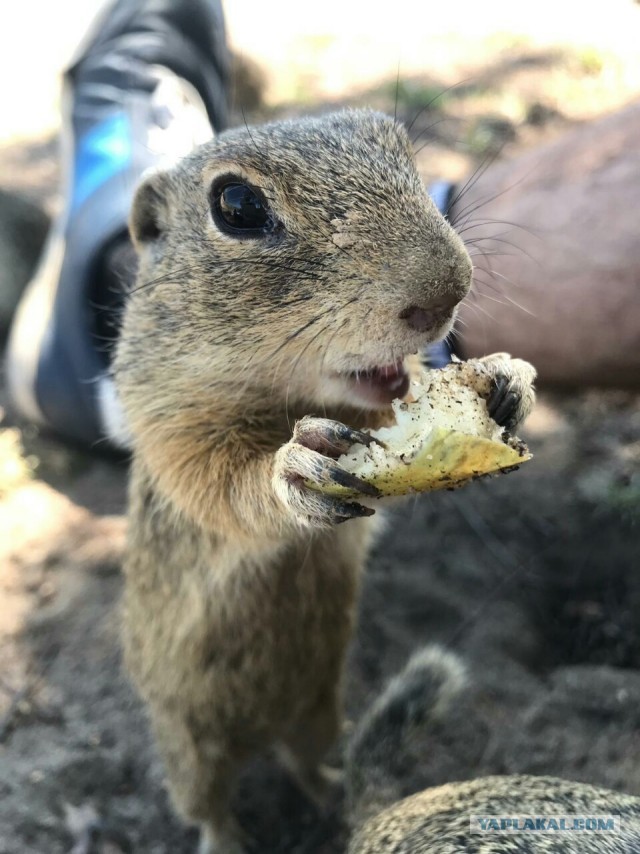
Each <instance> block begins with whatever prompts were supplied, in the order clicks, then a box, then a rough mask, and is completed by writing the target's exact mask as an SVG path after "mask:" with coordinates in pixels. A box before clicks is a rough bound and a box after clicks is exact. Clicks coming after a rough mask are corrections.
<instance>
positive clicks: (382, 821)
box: [346, 647, 640, 854]
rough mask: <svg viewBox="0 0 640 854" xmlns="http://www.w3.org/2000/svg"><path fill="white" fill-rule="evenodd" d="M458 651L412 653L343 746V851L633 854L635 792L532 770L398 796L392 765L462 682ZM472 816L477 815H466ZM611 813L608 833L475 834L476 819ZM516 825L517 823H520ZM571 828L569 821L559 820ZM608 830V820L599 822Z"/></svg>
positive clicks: (637, 836)
mask: <svg viewBox="0 0 640 854" xmlns="http://www.w3.org/2000/svg"><path fill="white" fill-rule="evenodd" d="M466 681H467V680H466V675H465V672H464V668H463V666H462V664H461V662H460V660H459V659H458V657H457V656H455V655H453V654H452V653H450V652H446V651H444V650H442V649H439V648H437V647H429V648H426V649H424V650H420V651H419V652H417V653H415V654H414V655H413V656H412V658H411V659H410V661H409V663H408V664H407V666H406V668H405V669H404V670H403V672H402V673H401V674H400V675H399V676H397V677H395V678H394V679H393V680H392V681H391V682H390V683H389V685H388V686H387V688H386V690H385V691H384V692H383V693H382V694H381V695H380V697H379V698H378V700H377V701H376V702H375V703H374V704H373V706H372V707H371V708H370V709H369V710H368V712H367V713H366V714H365V715H364V716H363V718H362V720H361V721H360V722H359V724H358V726H357V727H356V729H355V731H354V733H353V735H352V738H351V740H350V743H349V747H348V750H347V756H346V786H347V800H348V806H349V814H350V819H351V822H352V825H353V836H352V839H351V844H350V846H349V854H427V852H428V854H458V852H460V854H462V852H482V854H636V852H638V851H640V798H637V797H634V796H632V795H625V794H622V793H620V792H612V791H610V790H608V789H601V788H599V787H596V786H590V785H587V784H586V783H577V782H571V781H569V780H560V779H557V778H555V777H535V776H531V775H520V776H503V777H483V778H479V779H477V780H468V781H466V782H461V783H449V784H447V785H444V786H437V787H435V788H432V789H426V790H425V791H423V792H419V793H418V794H416V795H412V796H410V797H407V798H404V799H402V800H401V794H400V792H401V786H402V782H403V781H402V780H399V779H398V778H397V776H396V775H395V774H394V772H393V770H392V769H393V768H394V767H395V768H397V767H398V763H399V762H401V759H402V754H403V753H405V754H406V752H407V749H408V747H409V741H410V739H418V738H419V737H420V734H421V733H426V731H427V730H428V729H429V728H430V727H432V726H433V725H435V724H437V722H438V720H439V719H440V720H443V719H445V718H446V716H447V714H448V713H449V710H450V709H451V707H452V704H454V703H455V702H456V698H457V697H458V696H459V695H460V692H461V690H462V689H463V688H464V686H465V684H466ZM472 816H473V817H475V819H474V820H473V829H472V827H471V824H472ZM489 816H493V817H497V818H505V819H506V818H513V817H517V816H520V817H521V819H522V820H523V819H524V817H527V816H528V817H530V818H532V817H535V818H547V819H549V818H550V817H556V818H559V817H561V816H566V817H574V816H575V817H576V818H584V819H586V818H594V817H601V818H602V819H608V818H610V817H614V816H615V817H616V818H617V820H618V822H619V823H618V825H617V826H615V824H614V827H613V829H612V830H607V829H604V830H600V831H598V830H592V831H586V832H580V831H577V832H576V831H572V832H567V831H560V832H556V833H544V834H543V833H540V832H536V831H528V832H527V831H525V830H523V831H522V832H519V833H513V832H509V833H504V834H501V833H496V832H492V831H489V832H485V833H482V832H481V830H482V826H481V824H480V822H479V821H478V820H477V819H478V817H482V818H484V819H487V818H488V817H489ZM523 824H524V821H523ZM567 826H571V821H570V820H569V821H568V822H567ZM604 827H605V828H606V825H604Z"/></svg>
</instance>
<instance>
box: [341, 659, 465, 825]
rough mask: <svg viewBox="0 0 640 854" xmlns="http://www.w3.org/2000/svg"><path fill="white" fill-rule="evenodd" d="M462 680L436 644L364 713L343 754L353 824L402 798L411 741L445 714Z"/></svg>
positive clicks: (459, 670) (460, 670)
mask: <svg viewBox="0 0 640 854" xmlns="http://www.w3.org/2000/svg"><path fill="white" fill-rule="evenodd" d="M465 682H466V674H465V669H464V667H463V665H462V662H461V661H460V659H459V658H458V656H457V655H455V654H453V653H451V652H447V651H446V650H444V649H442V648H441V647H438V646H428V647H425V648H424V649H421V650H419V651H418V652H416V653H414V655H412V656H411V658H410V659H409V661H408V663H407V665H406V666H405V668H404V670H402V672H401V673H400V674H399V675H397V676H395V677H393V678H392V679H391V681H390V682H389V683H388V685H387V686H386V688H385V689H384V690H383V692H382V693H381V694H380V696H379V697H378V698H377V700H376V701H375V702H374V703H373V705H372V706H371V707H370V708H369V710H368V711H367V712H366V713H365V714H364V716H363V717H362V719H361V720H360V722H359V723H358V724H357V726H356V729H355V731H354V733H353V736H352V737H351V739H350V742H349V745H348V747H347V751H346V757H345V768H346V775H345V778H346V779H345V783H346V794H347V808H348V813H349V818H350V823H351V824H352V826H353V827H354V828H355V827H358V826H360V825H361V824H362V823H363V822H364V821H366V819H368V818H369V817H370V816H371V815H373V814H375V813H378V812H380V811H381V810H383V809H384V808H385V807H388V806H390V805H391V804H392V803H395V802H396V801H398V800H400V798H402V797H403V792H402V780H401V779H400V775H399V774H398V773H395V774H394V768H396V769H397V768H398V764H399V762H401V761H402V758H403V755H405V756H406V754H407V749H408V747H409V744H410V741H411V740H412V739H413V738H414V737H415V736H416V735H419V734H420V733H421V732H424V731H425V730H427V729H428V728H429V727H430V726H431V725H432V724H435V723H437V721H439V720H441V719H443V718H444V717H446V715H447V711H448V709H449V708H450V707H451V703H452V702H453V701H454V700H455V698H456V696H457V695H458V694H459V693H460V691H461V690H462V688H463V686H464V684H465Z"/></svg>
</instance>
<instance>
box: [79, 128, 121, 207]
mask: <svg viewBox="0 0 640 854" xmlns="http://www.w3.org/2000/svg"><path fill="white" fill-rule="evenodd" d="M131 153H132V135H131V126H130V124H129V119H128V118H127V116H126V115H124V114H123V113H119V114H116V115H113V116H110V117H109V118H108V119H105V120H104V121H102V122H100V124H98V125H95V126H94V127H92V128H91V130H90V131H89V132H88V133H87V134H85V135H84V136H83V137H81V138H80V139H78V140H76V154H75V162H74V178H73V195H72V201H71V211H72V212H75V211H77V209H78V208H79V207H80V206H81V205H82V204H83V203H84V202H86V200H87V199H88V198H89V197H90V196H91V195H93V193H95V192H96V190H97V189H98V188H99V187H101V186H102V185H103V184H104V183H106V182H107V181H108V180H109V179H110V178H112V177H113V176H114V175H116V174H117V173H118V172H121V171H123V170H124V169H126V168H127V167H128V166H129V164H130V163H131Z"/></svg>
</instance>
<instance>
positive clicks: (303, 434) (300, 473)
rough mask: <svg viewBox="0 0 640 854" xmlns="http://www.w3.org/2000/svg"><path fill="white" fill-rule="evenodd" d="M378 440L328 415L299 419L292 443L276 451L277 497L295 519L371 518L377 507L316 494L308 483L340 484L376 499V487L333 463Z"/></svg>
mask: <svg viewBox="0 0 640 854" xmlns="http://www.w3.org/2000/svg"><path fill="white" fill-rule="evenodd" d="M372 441H374V440H373V439H372V438H371V436H369V435H368V434H367V433H361V432H360V431H359V430H352V429H351V428H350V427H347V426H346V425H344V424H340V422H338V421H331V420H329V419H328V418H311V417H309V416H307V417H305V418H303V419H302V420H301V421H298V422H297V423H296V425H295V427H294V430H293V436H292V437H291V441H289V442H287V444H286V445H283V446H282V447H281V448H280V449H279V451H278V452H277V453H276V459H275V466H274V473H273V487H274V490H275V492H276V495H277V496H278V498H279V499H280V501H282V503H283V504H284V505H285V506H286V507H287V508H288V510H289V511H290V512H291V513H292V514H293V515H294V516H295V517H296V519H297V520H298V521H299V522H301V523H302V524H304V525H311V526H312V527H321V528H325V527H328V526H330V525H333V524H336V523H337V522H346V520H347V519H353V518H356V517H358V516H372V515H373V513H374V510H372V509H371V508H370V507H363V506H362V504H358V503H357V502H355V501H345V500H344V499H341V498H339V497H336V496H332V495H326V494H324V493H322V492H317V491H316V490H314V489H312V488H311V487H310V486H308V485H307V484H308V483H315V484H317V485H318V486H327V485H330V484H338V485H340V486H346V487H348V488H349V489H351V490H355V491H356V492H358V493H360V494H361V495H363V496H370V497H373V498H377V497H378V496H379V495H380V492H379V491H378V490H377V489H376V487H375V486H371V484H369V483H365V481H363V480H361V479H360V478H359V477H356V476H355V475H353V474H350V473H349V472H347V471H345V470H344V469H343V468H342V467H341V466H339V465H338V463H337V462H336V461H335V459H336V458H337V457H339V456H340V455H341V454H344V453H345V452H346V451H348V450H349V448H350V447H351V446H352V445H354V444H356V443H358V444H363V445H369V444H371V442H372Z"/></svg>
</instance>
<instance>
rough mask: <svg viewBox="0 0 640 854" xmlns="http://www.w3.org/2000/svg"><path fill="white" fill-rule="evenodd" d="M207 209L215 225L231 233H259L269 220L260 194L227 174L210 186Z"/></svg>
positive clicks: (254, 235)
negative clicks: (209, 210)
mask: <svg viewBox="0 0 640 854" xmlns="http://www.w3.org/2000/svg"><path fill="white" fill-rule="evenodd" d="M211 211H212V213H213V219H214V221H215V223H216V225H217V226H218V228H219V229H220V230H221V231H224V232H226V233H227V234H232V235H233V236H234V237H260V236H261V235H263V234H265V232H266V230H267V229H268V227H269V226H270V225H271V223H272V217H271V212H270V210H269V207H268V206H267V203H266V201H265V200H264V197H263V196H262V194H261V193H259V192H258V191H257V190H254V189H253V187H250V186H249V185H248V184H243V183H241V182H240V181H237V180H236V181H233V180H230V179H229V178H226V179H223V180H220V181H216V182H215V183H214V185H213V187H212V188H211Z"/></svg>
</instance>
